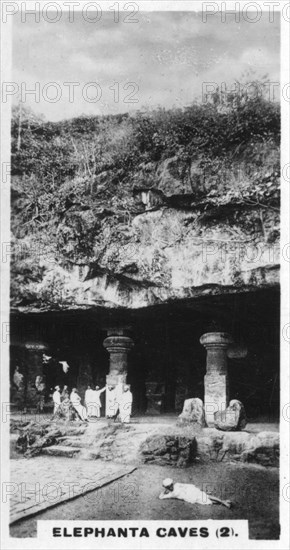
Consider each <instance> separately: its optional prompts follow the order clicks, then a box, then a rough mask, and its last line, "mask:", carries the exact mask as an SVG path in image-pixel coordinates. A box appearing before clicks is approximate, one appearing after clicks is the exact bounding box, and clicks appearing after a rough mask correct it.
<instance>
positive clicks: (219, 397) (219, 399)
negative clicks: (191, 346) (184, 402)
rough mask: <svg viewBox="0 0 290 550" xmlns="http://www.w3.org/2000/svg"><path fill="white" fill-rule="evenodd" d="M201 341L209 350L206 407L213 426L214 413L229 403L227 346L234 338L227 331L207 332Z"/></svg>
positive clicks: (207, 417)
mask: <svg viewBox="0 0 290 550" xmlns="http://www.w3.org/2000/svg"><path fill="white" fill-rule="evenodd" d="M200 343H201V344H202V345H203V346H204V347H205V348H206V351H207V357H206V375H205V377H204V407H205V417H206V422H207V425H208V426H212V425H213V423H214V413H215V412H217V411H223V410H225V409H226V408H227V406H228V403H229V390H228V364H227V348H228V346H229V345H230V344H232V343H233V340H232V338H231V336H230V335H229V334H227V333H226V332H207V333H206V334H203V335H202V337H201V338H200Z"/></svg>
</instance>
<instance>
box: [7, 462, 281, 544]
mask: <svg viewBox="0 0 290 550" xmlns="http://www.w3.org/2000/svg"><path fill="white" fill-rule="evenodd" d="M47 459H48V458H46V459H45V460H47ZM36 460H38V461H39V460H41V457H38V458H32V459H31V460H30V461H29V462H31V463H33V462H34V461H36ZM50 460H51V464H52V465H53V464H54V465H56V464H61V463H62V464H63V465H64V467H67V459H66V458H55V457H54V458H51V459H50ZM71 462H73V463H74V464H75V466H76V468H75V471H76V472H78V460H76V459H72V461H71ZM98 464H99V466H100V467H101V468H102V469H103V468H104V463H101V462H99V461H97V462H95V465H96V468H97V465H98ZM107 464H108V463H107ZM45 468H46V471H47V465H46V466H45ZM38 471H39V473H41V472H40V469H38ZM51 471H52V470H51ZM52 472H53V471H52ZM51 475H52V477H53V473H52V474H51ZM76 476H77V474H76ZM169 476H170V477H173V478H174V480H175V481H178V482H184V483H194V484H195V485H196V486H198V487H200V488H202V489H204V490H206V491H207V492H208V493H212V494H214V495H216V496H220V497H221V498H229V499H230V500H232V502H233V503H234V507H233V508H232V509H230V510H229V509H227V508H224V507H223V506H202V505H197V504H196V505H191V504H188V503H185V502H182V501H177V500H170V501H162V500H159V499H158V495H159V493H160V491H161V484H162V480H163V479H164V478H165V477H169ZM68 518H69V519H74V520H108V519H111V520H129V519H131V520H140V519H141V520H161V519H162V520H198V519H204V520H206V519H248V520H249V532H250V538H252V539H266V540H269V539H277V538H279V474H278V469H276V468H264V467H262V466H257V465H245V464H228V465H227V467H226V468H225V466H224V464H218V463H208V464H201V463H197V464H194V465H193V466H191V467H189V468H185V469H172V467H170V466H162V467H161V466H153V465H152V466H149V465H145V466H141V467H138V468H137V469H136V470H135V471H134V472H133V473H131V474H129V475H128V476H125V477H123V478H122V479H119V480H116V481H114V482H113V483H110V484H109V485H107V486H105V487H103V488H101V489H98V490H95V491H92V492H90V493H88V494H86V495H83V496H81V497H79V498H77V499H75V500H71V501H68V502H66V503H64V504H60V505H58V506H56V507H54V508H51V509H48V510H46V511H45V512H42V513H40V514H38V515H37V516H36V517H33V518H31V519H27V520H22V521H20V522H18V523H15V524H14V525H12V526H11V536H12V537H32V536H33V537H35V536H37V521H38V520H53V519H58V520H65V519H68Z"/></svg>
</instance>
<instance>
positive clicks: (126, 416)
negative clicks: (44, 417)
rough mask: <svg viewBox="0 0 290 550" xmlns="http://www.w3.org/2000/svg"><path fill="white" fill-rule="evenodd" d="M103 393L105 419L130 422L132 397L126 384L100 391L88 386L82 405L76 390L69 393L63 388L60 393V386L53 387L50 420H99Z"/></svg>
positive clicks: (109, 386)
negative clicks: (52, 406) (52, 407)
mask: <svg viewBox="0 0 290 550" xmlns="http://www.w3.org/2000/svg"><path fill="white" fill-rule="evenodd" d="M103 392H106V394H105V395H106V417H107V418H111V419H114V420H117V418H119V419H120V421H121V422H122V423H128V422H130V418H131V413H132V402H133V396H132V392H131V391H130V386H128V385H127V384H118V385H117V386H115V387H114V386H111V385H108V386H105V387H104V388H102V389H100V387H99V386H95V389H93V388H92V387H91V386H88V387H87V389H86V392H85V399H84V405H83V404H82V400H81V397H80V395H79V393H78V391H77V388H72V391H71V393H69V391H68V387H67V386H64V388H63V390H62V391H61V388H60V386H55V390H54V393H53V396H52V399H53V404H54V410H53V416H52V419H55V418H58V417H65V418H66V419H67V420H71V419H72V418H73V417H74V416H76V417H78V418H80V419H81V420H83V421H86V422H88V421H89V420H90V419H93V418H100V416H101V407H102V403H101V398H100V396H101V394H102V393H103Z"/></svg>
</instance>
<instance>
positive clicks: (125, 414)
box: [119, 384, 133, 424]
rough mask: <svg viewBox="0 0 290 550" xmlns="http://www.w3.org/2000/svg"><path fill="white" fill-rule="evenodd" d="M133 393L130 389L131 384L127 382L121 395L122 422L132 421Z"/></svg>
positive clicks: (120, 414) (120, 410)
mask: <svg viewBox="0 0 290 550" xmlns="http://www.w3.org/2000/svg"><path fill="white" fill-rule="evenodd" d="M132 403H133V395H132V392H131V391H130V386H128V385H127V384H125V385H124V387H123V392H122V393H121V394H120V395H119V416H120V420H121V422H122V423H125V424H127V423H128V422H130V418H131V414H132Z"/></svg>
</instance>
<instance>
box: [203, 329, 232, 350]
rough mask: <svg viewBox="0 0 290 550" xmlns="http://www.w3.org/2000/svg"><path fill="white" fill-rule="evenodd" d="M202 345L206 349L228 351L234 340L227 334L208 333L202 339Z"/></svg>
mask: <svg viewBox="0 0 290 550" xmlns="http://www.w3.org/2000/svg"><path fill="white" fill-rule="evenodd" d="M199 341H200V343H201V344H202V345H203V346H204V347H205V348H206V349H208V348H221V349H226V348H227V347H228V346H229V345H230V344H232V343H233V339H232V337H231V335H230V334H228V333H227V332H206V333H205V334H203V335H202V336H201V338H200V340H199Z"/></svg>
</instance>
